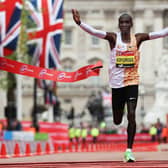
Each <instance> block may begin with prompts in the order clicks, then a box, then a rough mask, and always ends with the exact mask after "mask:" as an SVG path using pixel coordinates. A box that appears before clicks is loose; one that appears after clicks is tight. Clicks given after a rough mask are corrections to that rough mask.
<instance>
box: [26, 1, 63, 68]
mask: <svg viewBox="0 0 168 168" xmlns="http://www.w3.org/2000/svg"><path fill="white" fill-rule="evenodd" d="M27 8H28V9H29V11H30V19H31V21H32V22H34V23H35V25H36V28H32V29H29V30H28V37H29V42H28V44H29V49H30V50H29V51H30V53H32V55H33V62H34V63H33V64H37V62H38V61H40V62H38V64H39V66H40V67H46V68H52V67H53V68H57V67H58V65H59V64H60V61H59V53H60V44H61V34H62V29H63V0H29V1H28V2H27Z"/></svg>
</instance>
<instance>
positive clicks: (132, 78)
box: [109, 32, 139, 88]
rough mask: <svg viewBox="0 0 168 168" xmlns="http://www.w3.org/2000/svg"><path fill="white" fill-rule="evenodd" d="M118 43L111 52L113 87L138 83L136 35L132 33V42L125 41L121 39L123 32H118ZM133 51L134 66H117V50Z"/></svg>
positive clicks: (110, 75)
mask: <svg viewBox="0 0 168 168" xmlns="http://www.w3.org/2000/svg"><path fill="white" fill-rule="evenodd" d="M116 35H117V37H116V45H115V48H113V49H112V50H111V53H110V64H109V85H110V87H111V88H121V87H125V86H128V85H137V84H138V83H139V74H138V64H139V51H138V49H137V44H136V38H135V35H131V42H130V43H124V42H122V39H121V33H120V32H118V33H116ZM124 51H131V52H134V59H135V61H134V67H129V68H118V67H116V54H117V52H124Z"/></svg>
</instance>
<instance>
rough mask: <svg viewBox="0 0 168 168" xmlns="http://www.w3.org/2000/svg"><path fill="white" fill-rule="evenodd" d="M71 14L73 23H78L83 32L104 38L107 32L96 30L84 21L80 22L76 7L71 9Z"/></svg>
mask: <svg viewBox="0 0 168 168" xmlns="http://www.w3.org/2000/svg"><path fill="white" fill-rule="evenodd" d="M72 15H73V19H74V21H75V23H76V24H78V25H79V26H80V27H81V28H82V29H83V30H84V31H85V32H87V33H89V34H91V35H93V36H96V37H98V38H102V39H105V37H106V34H107V33H106V32H104V31H101V30H97V29H95V28H93V27H92V26H89V25H87V24H86V23H83V22H81V20H80V14H79V12H78V11H77V10H76V9H72Z"/></svg>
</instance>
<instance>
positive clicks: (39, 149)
mask: <svg viewBox="0 0 168 168" xmlns="http://www.w3.org/2000/svg"><path fill="white" fill-rule="evenodd" d="M41 154H42V150H41V144H40V143H38V144H37V146H36V155H41Z"/></svg>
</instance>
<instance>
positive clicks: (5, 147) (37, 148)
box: [0, 141, 158, 158]
mask: <svg viewBox="0 0 168 168" xmlns="http://www.w3.org/2000/svg"><path fill="white" fill-rule="evenodd" d="M0 147H1V148H0V158H11V157H28V156H38V155H48V154H56V153H67V152H121V151H125V149H126V143H85V144H84V143H80V144H78V143H68V144H64V143H63V144H57V143H52V142H46V141H45V142H21V141H10V142H7V141H2V142H0ZM133 151H140V152H141V151H153V152H154V151H158V143H152V142H150V143H135V145H134V148H133Z"/></svg>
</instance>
